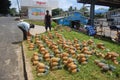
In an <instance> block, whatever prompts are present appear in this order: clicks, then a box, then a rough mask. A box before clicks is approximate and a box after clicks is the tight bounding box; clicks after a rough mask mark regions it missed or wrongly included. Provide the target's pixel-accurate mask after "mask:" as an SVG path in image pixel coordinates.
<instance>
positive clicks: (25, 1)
mask: <svg viewBox="0 0 120 80" xmlns="http://www.w3.org/2000/svg"><path fill="white" fill-rule="evenodd" d="M20 6H21V15H22V17H23V16H24V17H26V18H28V19H38V20H43V19H44V16H45V12H46V10H49V12H50V14H51V10H52V9H55V8H58V0H20Z"/></svg>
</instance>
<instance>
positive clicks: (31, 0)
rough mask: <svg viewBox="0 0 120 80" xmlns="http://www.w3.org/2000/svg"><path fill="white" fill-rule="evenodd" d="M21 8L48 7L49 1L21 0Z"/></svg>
mask: <svg viewBox="0 0 120 80" xmlns="http://www.w3.org/2000/svg"><path fill="white" fill-rule="evenodd" d="M21 6H28V7H47V0H21Z"/></svg>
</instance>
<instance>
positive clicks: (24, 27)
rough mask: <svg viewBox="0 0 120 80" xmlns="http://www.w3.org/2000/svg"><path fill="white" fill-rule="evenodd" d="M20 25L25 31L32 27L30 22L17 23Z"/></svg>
mask: <svg viewBox="0 0 120 80" xmlns="http://www.w3.org/2000/svg"><path fill="white" fill-rule="evenodd" d="M17 26H18V27H21V28H22V29H24V30H25V31H27V32H28V31H29V29H30V24H29V23H27V22H20V23H18V24H17Z"/></svg>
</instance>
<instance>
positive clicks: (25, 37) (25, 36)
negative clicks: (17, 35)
mask: <svg viewBox="0 0 120 80" xmlns="http://www.w3.org/2000/svg"><path fill="white" fill-rule="evenodd" d="M19 29H20V30H21V31H22V32H23V40H27V32H26V31H25V30H24V29H22V28H21V27H19Z"/></svg>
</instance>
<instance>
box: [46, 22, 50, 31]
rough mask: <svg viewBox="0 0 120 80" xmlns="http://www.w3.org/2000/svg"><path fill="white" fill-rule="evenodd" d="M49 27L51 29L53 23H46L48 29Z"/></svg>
mask: <svg viewBox="0 0 120 80" xmlns="http://www.w3.org/2000/svg"><path fill="white" fill-rule="evenodd" d="M48 28H49V30H50V31H51V24H50V23H46V24H45V29H46V31H47V29H48Z"/></svg>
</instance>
